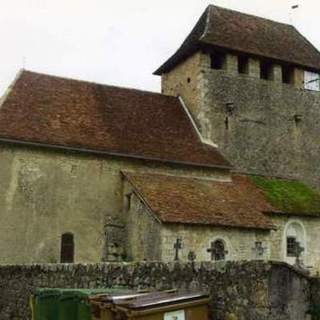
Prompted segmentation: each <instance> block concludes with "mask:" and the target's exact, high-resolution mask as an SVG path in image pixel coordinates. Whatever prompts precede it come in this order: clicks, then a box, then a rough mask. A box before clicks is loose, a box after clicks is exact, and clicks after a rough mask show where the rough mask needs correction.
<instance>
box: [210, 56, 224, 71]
mask: <svg viewBox="0 0 320 320" xmlns="http://www.w3.org/2000/svg"><path fill="white" fill-rule="evenodd" d="M225 61H226V54H225V53H223V52H215V53H213V54H211V69H215V70H221V69H224V67H225Z"/></svg>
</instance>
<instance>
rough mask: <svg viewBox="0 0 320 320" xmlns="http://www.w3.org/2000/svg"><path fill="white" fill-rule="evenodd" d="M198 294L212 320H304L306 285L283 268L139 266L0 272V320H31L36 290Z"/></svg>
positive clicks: (251, 264)
mask: <svg viewBox="0 0 320 320" xmlns="http://www.w3.org/2000/svg"><path fill="white" fill-rule="evenodd" d="M111 286H128V287H130V288H134V289H143V288H155V289H171V288H177V289H197V290H199V289H201V290H209V291H210V292H211V295H212V302H211V305H210V318H211V319H212V320H257V319H259V320H307V319H309V318H308V317H307V316H306V311H307V309H308V308H309V300H310V285H309V279H308V278H306V277H304V276H303V275H301V274H299V273H297V272H296V271H295V270H293V269H292V268H290V267H288V266H287V265H284V264H277V263H263V262H242V263H239V262H238V263H234V262H228V263H217V264H212V263H201V264H179V263H170V264H165V263H137V264H116V263H115V264H89V265H30V266H27V265H25V266H1V267H0V290H1V295H0V319H1V320H27V319H30V312H29V307H28V299H29V296H30V294H32V293H33V292H34V291H35V289H36V288H37V287H64V288H105V287H111Z"/></svg>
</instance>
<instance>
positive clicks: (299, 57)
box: [155, 5, 320, 75]
mask: <svg viewBox="0 0 320 320" xmlns="http://www.w3.org/2000/svg"><path fill="white" fill-rule="evenodd" d="M206 47H219V48H225V49H230V50H234V51H236V52H244V53H247V54H251V55H254V56H262V57H267V58H271V59H274V60H277V61H280V62H285V63H291V64H295V65H299V66H303V67H306V68H310V69H312V70H320V53H319V51H318V50H317V49H316V48H315V47H314V46H313V45H312V44H311V43H310V42H309V41H308V40H307V39H306V38H305V37H304V36H302V35H301V34H300V33H299V32H298V31H297V29H295V27H293V26H291V25H288V24H284V23H279V22H275V21H271V20H268V19H263V18H260V17H256V16H253V15H248V14H244V13H240V12H237V11H233V10H228V9H225V8H220V7H217V6H213V5H211V6H209V7H208V8H207V10H206V11H205V12H204V14H203V15H202V16H201V18H200V20H199V21H198V23H197V24H196V26H195V28H194V29H193V30H192V32H191V33H190V35H189V36H188V37H187V39H186V40H185V42H184V43H183V44H182V46H181V47H180V48H179V49H178V51H177V52H176V53H175V54H174V55H173V56H172V57H171V58H170V59H169V60H168V61H167V62H165V63H164V64H163V65H162V66H161V67H160V68H159V69H158V70H157V71H156V72H155V74H158V75H160V74H162V73H166V72H168V71H170V70H171V69H172V68H173V67H174V66H175V65H177V64H178V63H179V62H181V61H182V60H184V59H185V58H186V57H188V56H189V55H191V54H192V53H193V52H195V51H197V50H198V49H200V48H206Z"/></svg>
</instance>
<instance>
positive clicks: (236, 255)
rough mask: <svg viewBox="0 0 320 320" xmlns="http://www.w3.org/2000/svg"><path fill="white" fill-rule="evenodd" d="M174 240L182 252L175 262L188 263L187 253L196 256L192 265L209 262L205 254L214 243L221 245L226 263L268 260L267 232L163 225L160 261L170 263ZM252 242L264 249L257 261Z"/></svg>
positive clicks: (173, 254) (173, 250) (208, 253)
mask: <svg viewBox="0 0 320 320" xmlns="http://www.w3.org/2000/svg"><path fill="white" fill-rule="evenodd" d="M177 238H180V239H181V241H182V249H181V250H179V258H180V259H181V260H182V261H188V254H189V252H190V251H192V252H194V253H195V254H196V261H211V253H210V252H208V251H207V250H208V249H209V248H210V246H211V243H212V242H214V241H216V240H218V239H219V240H222V241H223V242H224V245H225V250H226V260H232V261H239V260H240V261H243V260H257V259H265V260H268V259H269V258H270V233H269V231H259V230H246V229H237V228H223V227H214V226H190V225H174V224H170V225H169V224H167V225H163V226H162V230H161V239H162V256H161V261H173V260H174V257H175V249H174V244H175V242H176V239H177ZM256 241H261V242H262V245H263V247H264V248H266V250H265V253H264V254H263V256H261V257H259V256H258V255H257V253H256V252H255V250H254V247H255V242H256ZM277 249H278V250H279V248H277Z"/></svg>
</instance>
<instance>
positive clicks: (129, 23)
mask: <svg viewBox="0 0 320 320" xmlns="http://www.w3.org/2000/svg"><path fill="white" fill-rule="evenodd" d="M211 3H213V4H216V5H220V6H224V7H227V8H232V9H236V10H240V11H243V12H247V13H252V14H256V15H260V16H263V17H267V18H271V19H274V20H278V21H282V22H286V23H290V22H292V23H293V24H294V25H295V26H296V27H297V28H298V29H299V30H300V31H301V32H302V33H303V34H304V35H305V36H306V37H307V38H308V39H309V40H311V41H312V42H313V43H314V45H315V46H316V47H317V48H318V49H320V32H319V30H320V19H319V12H320V2H319V0H300V1H299V0H297V1H294V0H267V1H266V0H215V1H207V0H161V1H158V0H135V1H130V0H116V1H112V0H0V39H1V50H0V57H1V64H0V95H1V94H2V93H3V92H4V90H5V89H6V87H7V86H8V85H9V84H10V82H11V81H12V80H13V79H14V77H15V74H16V73H17V72H18V71H19V70H20V69H21V68H22V67H23V66H24V68H25V69H28V70H33V71H38V72H42V73H49V74H54V75H60V76H65V77H71V78H76V79H83V80H89V81H94V82H101V83H106V84H114V85H119V86H126V87H135V88H143V89H147V90H152V91H159V90H160V82H159V79H158V77H156V76H153V75H152V72H153V71H154V70H155V69H157V67H159V66H160V65H161V64H162V63H163V62H164V61H165V60H166V59H167V58H168V57H169V56H170V55H171V54H173V53H174V51H175V50H176V49H177V48H178V46H179V45H180V44H181V43H182V41H183V40H184V39H185V37H186V36H187V34H188V32H190V31H191V29H192V27H193V26H194V24H195V23H196V21H197V20H198V18H199V17H200V15H201V14H202V12H203V11H204V10H205V8H206V7H207V5H208V4H211ZM295 4H299V5H300V7H299V9H297V10H294V11H293V10H291V9H290V8H291V6H292V5H295Z"/></svg>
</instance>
